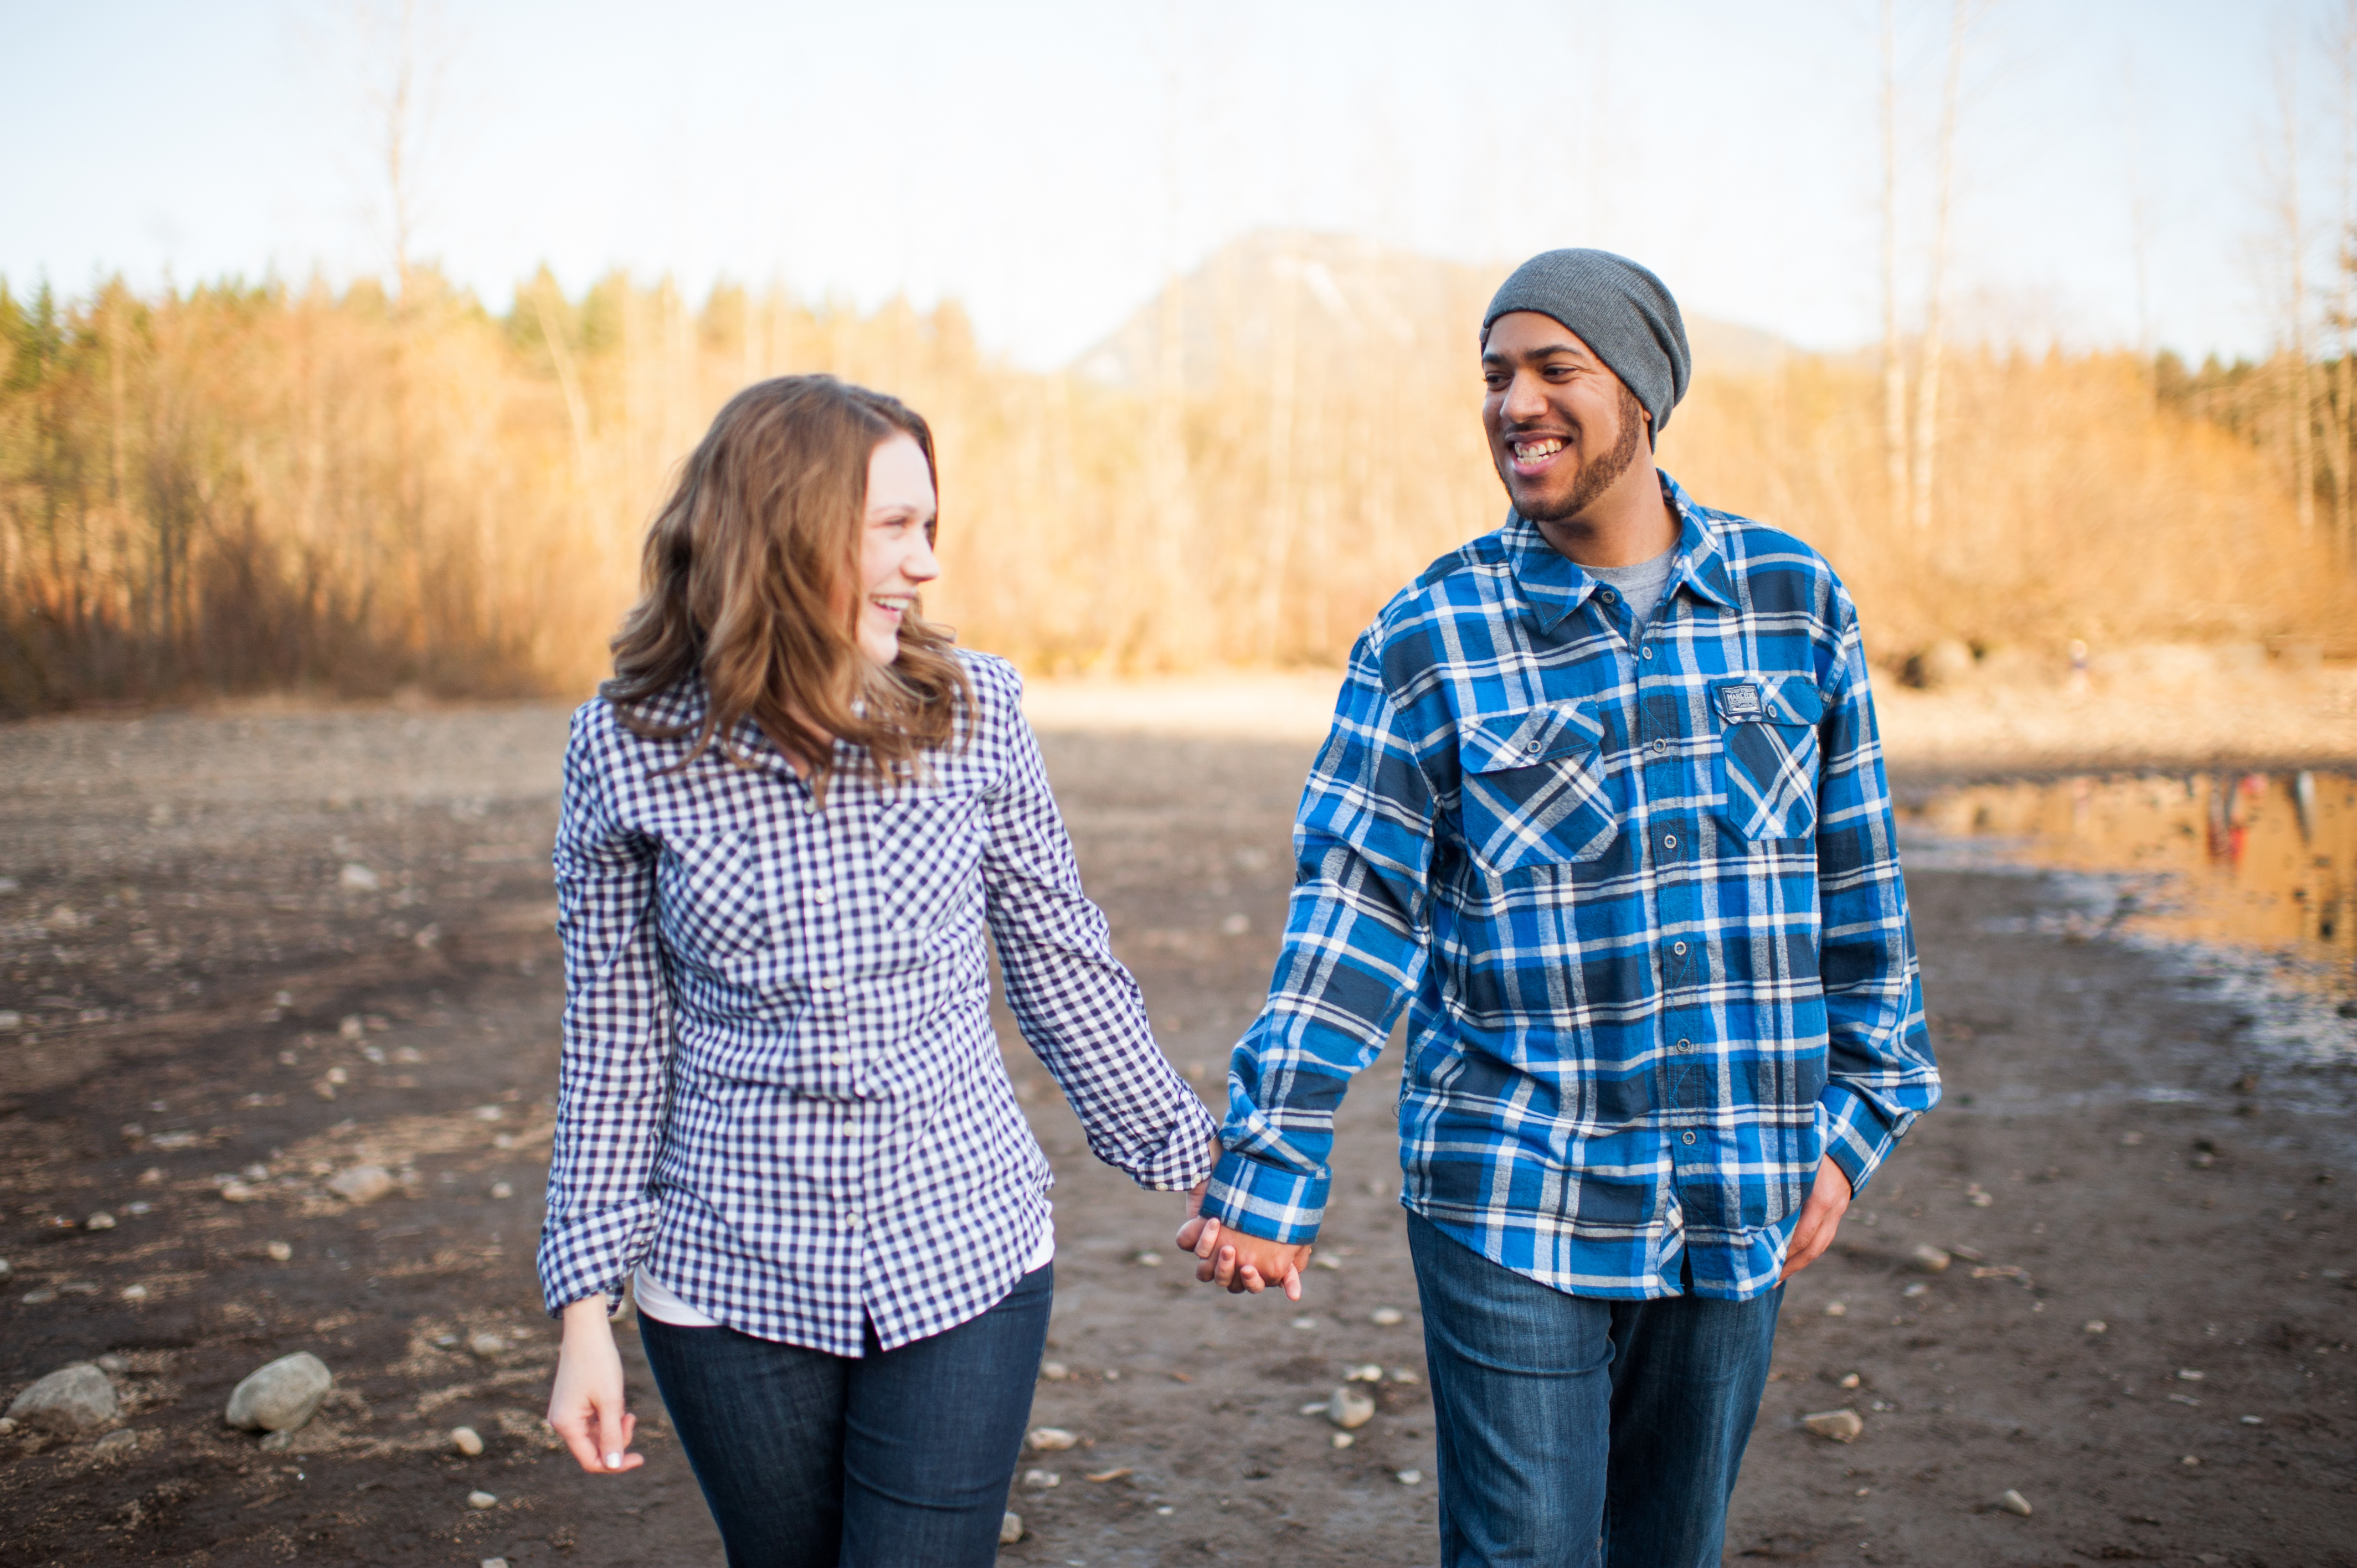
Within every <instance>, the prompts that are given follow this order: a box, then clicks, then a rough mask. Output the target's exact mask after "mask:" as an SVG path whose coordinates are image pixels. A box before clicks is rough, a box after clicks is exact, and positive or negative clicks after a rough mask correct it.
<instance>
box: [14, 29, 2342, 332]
mask: <svg viewBox="0 0 2357 1568" xmlns="http://www.w3.org/2000/svg"><path fill="white" fill-rule="evenodd" d="M2344 3H2346V0H2312V3H2302V0H2277V3H2276V4H2273V5H2269V4H2265V3H2262V4H2245V5H2216V4H2214V3H2209V4H2194V3H2183V4H2180V3H2178V0H2072V3H2069V4H2060V3H2056V0H2035V3H2034V0H1974V4H1972V5H1971V7H1970V9H1971V13H1972V23H1971V26H1970V27H1969V29H1968V32H1967V35H1966V43H1965V48H1964V56H1963V71H1962V77H1961V81H1962V82H1963V87H1964V91H1963V94H1962V102H1961V112H1960V114H1959V118H1958V121H1957V132H1956V139H1955V148H1956V153H1955V159H1956V162H1955V168H1956V177H1955V185H1954V189H1955V199H1954V202H1953V209H1952V217H1951V224H1950V230H1951V234H1952V244H1951V247H1950V253H1951V256H1952V260H1951V262H1950V263H1949V267H1948V271H1947V274H1946V278H1947V283H1946V286H1945V288H1944V290H1943V298H1944V299H1945V300H1946V302H1947V309H1948V315H1949V319H1950V320H1951V321H1952V322H1954V323H1960V324H1961V325H1962V328H1963V329H1964V331H1966V332H1967V333H1969V334H1972V335H1975V336H1985V337H1991V338H1999V339H2003V340H2007V341H2014V342H2023V343H2028V344H2030V345H2033V346H2042V345H2045V344H2048V343H2057V342H2059V343H2061V344H2064V345H2066V346H2072V347H2091V346H2110V345H2135V344H2137V343H2139V342H2148V343H2150V344H2152V345H2155V346H2165V347H2170V348H2174V349H2178V350H2179V351H2180V352H2183V353H2186V354H2188V355H2189V356H2192V357H2199V356H2201V355H2202V354H2205V353H2210V352H2221V353H2225V354H2229V355H2231V354H2234V353H2249V352H2257V351H2263V350H2265V349H2266V348H2267V347H2269V346H2270V344H2271V343H2272V342H2273V341H2275V340H2276V337H2277V336H2278V334H2279V331H2280V322H2281V320H2282V317H2283V310H2282V306H2281V304H2280V299H2281V297H2282V295H2281V290H2280V289H2279V288H2278V287H2277V286H2276V283H2275V282H2274V281H2273V280H2275V279H2276V278H2278V277H2279V276H2280V274H2281V272H2282V267H2281V263H2282V260H2283V256H2284V253H2285V250H2284V246H2283V245H2282V243H2281V239H2280V237H2281V236H2282V235H2283V234H2285V233H2286V232H2287V225H2286V224H2285V222H2284V221H2283V220H2282V218H2281V216H2280V202H2279V201H2278V200H2277V199H2276V198H2277V197H2278V196H2279V195H2280V192H2281V189H2282V188H2283V184H2284V182H2283V181H2282V179H2281V178H2280V177H2279V176H2280V171H2281V170H2282V168H2283V167H2285V166H2286V157H2285V155H2284V153H2283V150H2282V149H2283V115H2282V112H2281V109H2282V104H2283V103H2284V102H2285V94H2284V91H2283V89H2282V87H2281V82H2282V81H2283V79H2284V77H2285V75H2286V73H2287V70H2288V74H2289V75H2290V77H2291V78H2292V79H2293V80H2294V81H2295V84H2296V85H2295V88H2294V100H2293V101H2294V102H2297V103H2298V114H2297V116H2296V118H2295V121H2294V123H2295V124H2297V125H2298V131H2299V135H2300V138H2301V141H2300V144H2299V148H2298V154H2297V156H2296V157H2295V158H2294V159H2293V160H2292V166H2296V167H2298V169H2299V171H2300V174H2301V180H2300V190H2301V195H2302V198H2303V201H2304V204H2305V205H2304V206H2303V208H2302V211H2301V216H2302V219H2303V232H2304V235H2305V244H2306V252H2305V253H2306V254H2307V256H2308V258H2309V264H2310V272H2311V274H2312V275H2314V276H2326V275H2328V274H2329V273H2330V264H2329V263H2330V260H2331V246H2330V234H2331V232H2332V225H2331V224H2330V221H2329V220H2330V217H2331V215H2332V214H2333V213H2334V212H2336V211H2338V210H2340V209H2341V189H2342V184H2343V182H2342V179H2341V168H2342V164H2341V159H2340V156H2339V148H2340V145H2341V131H2340V128H2339V127H2340V124H2341V122H2340V119H2339V117H2338V110H2337V108H2336V98H2335V81H2336V79H2335V77H2334V75H2333V68H2332V66H2331V64H2330V61H2331V59H2332V55H2331V51H2330V49H2329V48H2327V46H2326V44H2325V42H2324V35H2325V29H2326V27H2328V24H2329V23H2330V22H2331V21H2332V20H2333V19H2334V18H2337V17H2338V16H2341V14H2342V11H2343V4H2344ZM1894 4H1895V12H1894V15H1895V16H1896V18H1897V24H1898V37H1899V51H1898V55H1899V80H1900V87H1901V93H1900V136H1899V145H1900V161H1899V186H1900V200H1899V209H1900V225H1899V233H1900V266H1899V269H1898V270H1899V275H1900V291H1899V292H1900V300H1901V307H1902V313H1903V315H1904V317H1905V318H1906V320H1907V321H1908V322H1909V323H1910V325H1912V324H1915V323H1918V322H1920V321H1921V318H1922V314H1923V306H1924V302H1925V299H1926V296H1927V294H1928V279H1929V275H1930V271H1931V267H1930V261H1931V251H1932V245H1931V235H1932V208H1933V196H1934V192H1935V189H1936V187H1937V183H1938V181H1937V167H1938V158H1937V147H1938V141H1939V137H1938V130H1939V123H1940V119H1941V102H1942V92H1941V87H1942V82H1943V71H1944V62H1945V59H1946V48H1947V41H1948V37H1949V24H1950V17H1951V10H1950V5H1948V4H1946V3H1944V0H1894ZM397 12H398V5H397V0H394V3H393V4H379V5H373V6H371V5H365V4H361V5H354V4H350V3H349V0H313V3H311V4H301V5H297V4H291V3H288V0H209V3H208V4H206V5H186V4H175V5H166V4H156V3H146V0H77V3H75V4H72V5H60V4H57V3H56V0H0V37H5V38H8V39H9V48H10V53H11V54H12V55H13V56H14V57H15V58H16V61H17V69H16V70H12V71H11V72H10V81H9V89H8V91H7V92H6V93H5V94H0V145H7V146H8V147H10V148H11V149H12V151H13V156H12V157H11V158H10V160H9V172H8V174H7V176H6V178H5V181H0V280H5V282H6V284H7V285H8V286H9V287H11V288H12V289H14V290H16V291H17V292H19V293H22V292H25V291H26V290H27V289H29V288H31V287H34V286H38V285H39V284H41V283H43V282H47V283H48V284H50V285H54V286H56V287H57V288H59V289H60V290H63V291H66V292H69V293H73V292H81V291H83V290H86V289H88V288H89V287H91V285H92V284H93V283H94V282H95V281H96V280H98V279H100V278H102V277H103V276H106V275H109V274H114V273H118V272H119V273H121V274H124V275H125V276H126V277H128V278H129V279H130V280H131V281H132V282H133V283H134V284H135V285H137V286H140V287H142V288H153V287H156V286H159V285H161V284H163V283H164V282H166V281H167V280H169V281H172V282H176V283H178V284H180V285H188V284H191V283H195V282H199V281H208V280H212V279H216V278H220V277H223V276H240V277H243V278H246V279H249V280H251V279H254V278H258V277H264V276H276V277H280V278H284V279H287V280H290V281H300V280H302V279H304V278H306V277H307V276H309V275H311V274H314V273H315V272H316V273H318V274H324V275H325V276H327V277H328V279H329V280H331V281H333V282H336V283H339V284H342V283H347V282H350V280H352V279H353V278H355V277H358V276H361V275H363V274H376V275H383V274H387V273H388V272H389V270H390V264H389V257H390V254H391V252H390V248H389V245H388V242H387V239H386V234H387V230H388V225H387V224H386V222H385V221H384V215H385V212H386V210H387V209H388V205H389V204H388V203H387V202H386V201H385V199H384V195H383V193H384V190H385V188H386V187H387V181H386V179H385V177H384V173H383V162H382V153H381V150H380V149H381V146H382V126H383V124H384V115H383V113H382V108H381V104H382V96H383V88H384V85H385V83H386V82H388V81H390V79H391V69H392V66H393V62H394V61H395V60H396V59H398V58H400V56H399V50H398V48H397V47H396V46H395V45H394V44H393V42H392V41H391V40H392V39H393V37H394V31H393V28H392V27H390V26H388V25H387V17H388V16H391V15H395V14H397ZM1881 14H1882V13H1881V8H1880V5H1878V3H1877V0H1779V3H1778V4H1775V5H1760V4H1758V3H1757V0H1725V3H1721V0H1650V3H1648V4H1645V5H1635V4H1609V3H1605V0H1555V3H1554V4H1551V5H1547V4H1542V5H1533V6H1530V7H1528V8H1504V7H1496V6H1490V5H1469V4H1461V3H1460V4H1455V5H1433V4H1430V3H1428V0H1427V3H1425V4H1407V3H1394V0H1351V3H1348V4H1328V3H1322V0H1320V3H1311V0H1301V3H1296V4H1287V3H1286V0H1258V3H1242V4H1239V3H1231V0H1160V3H1158V4H1157V3H1153V0H1133V3H1131V4H1127V5H1111V4H1103V3H1099V4H1092V5H1083V4H1071V3H1063V0H1036V3H1018V0H1002V3H999V4H994V5H974V4H971V3H970V0H969V3H966V4H937V3H935V0H900V3H899V4H896V5H890V6H875V5H845V4H834V5H814V4H808V3H803V0H767V3H762V4H753V3H749V0H673V3H671V4H668V5H662V6H653V5H643V4H640V5H620V4H615V3H611V0H563V3H558V0H439V3H438V4H427V3H424V0H421V3H420V5H419V6H418V16H417V26H416V27H415V30H414V38H416V39H417V40H418V47H417V48H416V49H415V51H414V58H416V59H420V60H422V61H423V62H425V64H424V69H423V70H421V72H420V75H419V80H420V82H421V91H420V93H419V94H418V97H417V102H418V104H419V112H418V113H417V114H416V115H415V116H414V121H413V124H414V125H416V126H418V127H420V128H421V129H420V131H419V134H416V135H414V137H413V138H412V142H411V149H410V150H411V156H410V162H409V166H410V168H411V170H412V172H413V179H412V188H413V189H414V192H415V193H416V202H415V207H416V210H417V211H418V213H419V218H418V220H417V222H416V224H415V226H414V227H415V231H416V233H415V242H414V246H413V253H414V255H416V256H417V257H419V258H422V259H425V260H430V261H432V262H434V263H436V264H437V265H439V266H440V267H441V268H442V269H443V270H444V272H445V273H446V274H447V275H449V276H450V277H452V278H454V279H455V280H457V282H458V283H460V284H461V285H465V286H466V287H468V288H470V289H472V290H474V291H475V292H476V293H477V294H478V295H480V296H481V297H482V298H483V299H484V300H485V302H486V303H487V304H489V305H490V306H492V307H493V308H495V309H504V308H505V307H506V306H507V304H508V302H509V299H510V297H511V292H512V290H513V288H514V286H515V285H516V284H517V283H519V282H520V281H522V279H524V278H526V277H528V276H530V275H531V274H532V273H533V271H534V270H535V269H536V268H537V267H539V266H540V265H542V264H543V263H545V264H547V265H548V266H550V267H551V268H552V269H553V270H554V273H555V274H556V275H557V277H558V278H559V279H560V281H562V282H563V283H564V284H565V285H566V286H567V287H568V288H569V289H572V290H575V291H578V290H579V289H581V288H582V287H584V286H586V285H587V284H588V283H589V282H590V281H591V280H592V279H594V278H596V277H597V276H598V275H599V274H603V273H605V272H607V271H608V270H610V269H616V268H619V269H624V270H627V271H628V272H630V273H631V274H634V275H637V276H639V277H640V278H641V279H649V280H651V279H652V278H654V277H657V276H660V275H664V274H668V275H670V276H672V277H673V278H674V279H676V280H677V281H678V282H679V283H681V284H682V285H683V286H684V287H685V288H686V289H687V290H688V291H689V292H690V294H691V295H696V296H700V295H702V293H703V292H704V291H705V290H707V289H708V288H709V287H710V286H711V285H713V284H714V283H715V282H716V281H720V280H733V281H737V282H748V283H752V284H755V285H762V284H767V283H769V282H771V281H776V282H780V283H782V284H783V285H785V286H786V287H788V288H790V289H791V290H793V291H794V292H796V293H797V294H800V295H804V296H806V297H820V296H832V297H834V298H838V299H842V300H845V301H849V302H851V303H854V304H856V305H859V306H873V305H875V304H877V303H879V302H881V301H882V300H884V299H886V298H888V297H889V296H891V295H894V294H905V295H908V296H909V297H910V298H912V299H914V300H915V301H916V302H918V303H919V304H920V305H930V304H931V303H933V302H935V301H938V300H941V299H943V298H955V299H957V300H959V301H960V302H961V303H962V304H963V306H965V308H966V310H967V311H968V313H969V314H970V315H971V317H973V319H974V325H975V328H976V331H977V333H978V335H979V336H980V338H982V340H983V342H984V344H985V346H986V347H987V348H989V349H993V350H995V351H997V352H1001V353H1004V354H1006V355H1007V356H1009V357H1011V358H1012V359H1014V360H1017V362H1020V363H1024V364H1028V365H1034V366H1039V367H1047V366H1051V365H1056V364H1060V363H1063V362H1066V361H1068V360H1071V358H1073V357H1074V356H1076V355H1077V354H1079V353H1080V352H1081V351H1082V350H1083V349H1086V348H1087V347H1088V346H1089V345H1091V344H1092V343H1093V342H1095V341H1097V340H1098V339H1100V338H1103V337H1104V336H1105V335H1106V334H1107V333H1108V332H1110V331H1111V330H1113V329H1114V328H1115V327H1116V326H1117V325H1118V324H1119V323H1120V322H1121V321H1122V320H1123V319H1124V318H1125V317H1126V316H1127V315H1128V314H1129V313H1130V312H1131V311H1133V310H1135V308H1136V307H1137V306H1139V305H1141V304H1142V303H1144V302H1145V301H1146V299H1148V298H1150V297H1151V295H1153V294H1154V292H1155V290H1156V289H1157V287H1158V286H1159V285H1160V283H1161V281H1162V280H1163V279H1164V278H1165V277H1167V276H1168V275H1169V274H1171V272H1172V271H1173V270H1182V271H1183V270H1185V269H1188V268H1190V267H1192V266H1193V265H1194V264H1196V263H1199V262H1200V260H1201V259H1202V258H1203V257H1204V256H1205V255H1207V254H1208V253H1210V252H1211V251H1212V250H1213V249H1215V248H1216V247H1217V246H1219V245H1220V244H1221V243H1222V242H1225V241H1228V240H1231V239H1233V238H1235V237H1237V236H1239V235H1242V234H1244V233H1247V232H1250V231H1254V230H1255V229H1259V228H1264V227H1272V226H1285V227H1295V228H1308V229H1317V230H1323V231H1342V232H1351V233H1359V234H1365V235H1369V236H1372V237H1373V238H1375V239H1378V240H1382V241H1384V242H1389V243H1393V244H1396V245H1400V246H1403V247H1406V248H1410V249H1414V250H1417V251H1422V252H1427V253H1431V254H1437V255H1441V256H1447V257H1450V258H1453V259H1458V260H1463V261H1471V262H1512V261H1514V260H1519V259H1520V258H1521V257H1523V256H1525V255H1528V254H1530V253H1532V252H1536V251H1539V250H1544V249H1547V248H1550V247H1553V246H1556V245H1566V244H1593V245H1601V246H1604V247H1606V248H1609V249H1612V250H1617V251H1620V252H1623V253H1625V254H1629V255H1631V256H1634V257H1636V258H1637V259H1639V260H1641V261H1643V262H1645V263H1647V264H1648V265H1650V266H1652V267H1653V268H1654V270H1655V271H1657V272H1659V273H1660V274H1662V275H1663V278H1664V279H1665V280H1666V281H1667V282H1668V283H1669V285H1670V286H1671V287H1672V289H1673V290H1674V292H1675V293H1676V294H1677V295H1678V296H1679V299H1680V301H1681V303H1682V304H1683V305H1684V306H1685V308H1686V309H1687V310H1688V311H1690V312H1693V313H1695V314H1700V315H1705V316H1713V317H1720V318H1722V319H1726V320H1730V321H1737V322H1741V323H1745V324H1747V325H1750V326H1754V327H1759V328H1766V329H1768V330H1770V331H1772V332H1776V333H1778V334H1781V336H1783V337H1784V338H1788V339H1789V340H1791V341H1792V342H1793V343H1795V344H1797V345H1799V346H1801V347H1803V348H1809V349H1846V348H1849V347H1852V346H1856V345H1859V344H1863V343H1867V342H1871V341H1874V340H1876V339H1877V338H1878V337H1879V335H1880V331H1881V313H1882V301H1883V283H1882V270H1881V269H1882V240H1883V229H1882V218H1881V194H1880V193H1881V181H1882V145H1881V140H1880V120H1879V113H1880V111H1879V96H1878V94H1879V84H1880V74H1879V72H1880V65H1879V61H1880V52H1879V49H1880V46H1879V42H1878V39H1879V32H1878V28H1879V26H1880V17H1881ZM2139 214H2141V217H2139ZM2140 237H2141V238H2140Z"/></svg>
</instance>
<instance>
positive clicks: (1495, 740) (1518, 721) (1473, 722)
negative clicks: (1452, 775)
mask: <svg viewBox="0 0 2357 1568" xmlns="http://www.w3.org/2000/svg"><path fill="white" fill-rule="evenodd" d="M1460 735H1461V737H1462V739H1461V745H1460V752H1461V755H1462V756H1463V757H1464V763H1465V770H1466V771H1467V772H1469V773H1501V772H1504V771H1505V770H1506V769H1508V768H1531V767H1534V766H1536V765H1537V764H1539V763H1542V762H1553V761H1554V760H1555V759H1556V758H1557V757H1577V756H1578V755H1579V754H1580V753H1582V752H1588V751H1594V750H1595V749H1596V748H1597V747H1598V746H1600V745H1601V744H1602V743H1603V740H1604V726H1603V725H1601V724H1599V723H1598V722H1597V721H1596V720H1595V719H1593V718H1590V717H1589V716H1588V715H1587V713H1586V712H1584V711H1583V710H1582V709H1581V708H1580V706H1579V705H1578V704H1577V703H1555V704H1554V705H1552V706H1549V707H1544V708H1532V709H1529V710H1527V711H1526V712H1523V713H1519V714H1495V715H1493V716H1491V717H1490V718H1486V719H1469V720H1467V721H1466V723H1465V725H1464V726H1463V729H1462V730H1461V731H1460Z"/></svg>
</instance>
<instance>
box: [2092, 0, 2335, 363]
mask: <svg viewBox="0 0 2357 1568" xmlns="http://www.w3.org/2000/svg"><path fill="white" fill-rule="evenodd" d="M2352 3H2357V0H2352ZM2120 85H2121V88H2122V89H2123V91H2124V95H2125V96H2126V100H2127V104H2126V108H2127V114H2126V121H2127V164H2128V166H2127V195H2128V250H2129V253H2130V258H2131V260H2132V261H2133V263H2134V264H2135V267H2136V363H2137V364H2138V365H2139V366H2140V367H2141V370H2142V373H2143V375H2144V376H2145V379H2146V381H2147V384H2149V383H2150V382H2151V379H2152V361H2153V355H2154V353H2155V351H2156V345H2155V342H2154V334H2153V328H2152V228H2153V224H2152V193H2151V191H2150V190H2149V189H2148V188H2147V186H2146V183H2145V171H2144V94H2143V92H2142V91H2140V85H2139V83H2138V81H2137V80H2136V57H2135V56H2134V55H2133V54H2131V55H2129V56H2128V57H2127V58H2126V59H2125V60H2124V61H2122V62H2121V66H2120Z"/></svg>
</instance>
